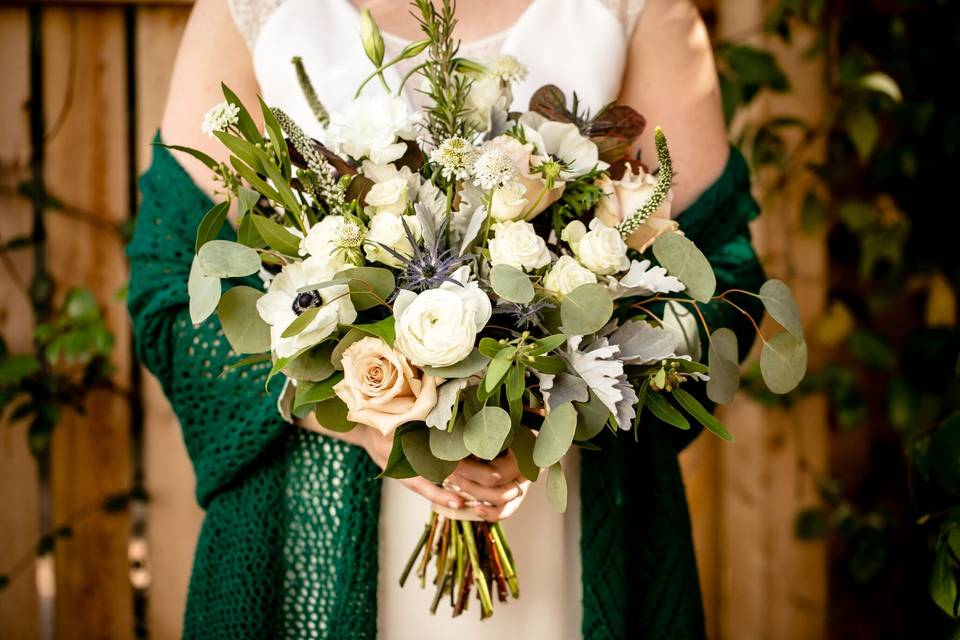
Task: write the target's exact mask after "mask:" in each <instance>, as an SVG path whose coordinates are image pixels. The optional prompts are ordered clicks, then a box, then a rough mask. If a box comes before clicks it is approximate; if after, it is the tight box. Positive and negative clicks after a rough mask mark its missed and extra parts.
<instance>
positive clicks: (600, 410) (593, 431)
mask: <svg viewBox="0 0 960 640" xmlns="http://www.w3.org/2000/svg"><path fill="white" fill-rule="evenodd" d="M589 393H590V399H589V400H587V401H586V402H577V403H574V405H573V406H574V407H576V409H577V430H576V431H575V432H574V434H573V439H574V440H578V441H580V442H584V441H586V440H590V439H591V438H593V437H595V436H596V435H597V434H598V433H600V432H601V431H603V426H604V425H605V424H607V420H609V419H610V410H609V409H607V405H605V404H603V401H602V400H601V399H600V396H598V395H597V394H595V393H594V392H593V391H590V392H589ZM637 411H638V412H639V411H640V408H639V407H638V408H637Z"/></svg>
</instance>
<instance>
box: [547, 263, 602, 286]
mask: <svg viewBox="0 0 960 640" xmlns="http://www.w3.org/2000/svg"><path fill="white" fill-rule="evenodd" d="M596 282H597V276H596V274H594V273H593V272H592V271H590V270H589V269H586V268H584V266H583V265H581V264H580V263H579V262H577V261H576V260H575V259H574V258H572V257H570V256H560V259H559V260H557V261H556V262H555V263H554V265H553V267H551V268H550V271H549V272H547V275H545V276H544V277H543V288H544V289H546V290H547V291H550V292H551V293H555V294H557V295H561V296H565V295H567V294H568V293H570V292H571V291H573V290H574V289H576V288H577V287H579V286H580V285H582V284H596Z"/></svg>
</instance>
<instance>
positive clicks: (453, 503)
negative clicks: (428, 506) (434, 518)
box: [447, 500, 460, 509]
mask: <svg viewBox="0 0 960 640" xmlns="http://www.w3.org/2000/svg"><path fill="white" fill-rule="evenodd" d="M447 506H448V507H450V508H451V509H459V508H460V505H459V504H457V501H456V500H451V501H450V502H448V503H447Z"/></svg>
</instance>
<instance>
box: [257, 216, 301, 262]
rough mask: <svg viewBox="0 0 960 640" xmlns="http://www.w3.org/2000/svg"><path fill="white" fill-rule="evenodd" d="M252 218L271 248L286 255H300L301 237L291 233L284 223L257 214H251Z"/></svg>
mask: <svg viewBox="0 0 960 640" xmlns="http://www.w3.org/2000/svg"><path fill="white" fill-rule="evenodd" d="M250 219H251V220H252V221H253V226H255V227H256V228H257V231H258V232H259V233H260V237H261V238H263V239H264V241H266V243H267V244H268V245H269V246H270V248H271V249H273V250H274V251H278V252H280V253H282V254H283V255H285V256H294V257H296V256H298V255H299V252H300V239H299V238H297V236H295V235H293V234H292V233H290V232H289V231H288V230H287V229H286V228H284V226H283V225H281V224H278V223H276V222H274V221H273V220H271V219H270V218H265V217H263V216H258V215H256V214H250Z"/></svg>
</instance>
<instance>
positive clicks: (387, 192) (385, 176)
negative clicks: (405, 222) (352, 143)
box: [361, 160, 420, 218]
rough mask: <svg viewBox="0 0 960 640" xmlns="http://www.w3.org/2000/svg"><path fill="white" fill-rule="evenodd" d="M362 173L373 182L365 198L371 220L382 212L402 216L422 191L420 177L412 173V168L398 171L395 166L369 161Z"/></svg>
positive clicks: (367, 212)
mask: <svg viewBox="0 0 960 640" xmlns="http://www.w3.org/2000/svg"><path fill="white" fill-rule="evenodd" d="M361 173H362V174H363V176H364V177H366V178H369V179H370V180H372V181H373V186H372V187H370V190H369V191H368V192H367V195H366V196H365V198H364V199H365V200H366V204H367V206H366V208H365V209H364V211H365V212H366V214H367V215H368V216H370V217H371V218H372V217H373V216H375V215H376V214H378V213H381V212H387V213H392V214H393V215H395V216H399V215H402V214H403V212H404V211H405V210H406V208H407V205H408V204H409V203H410V202H411V201H413V199H414V198H416V196H417V192H418V191H419V190H420V177H419V176H418V175H417V174H415V173H413V172H412V171H410V167H402V168H400V169H397V167H396V166H395V165H393V164H375V163H373V162H370V161H369V160H367V161H364V163H363V166H362V167H361Z"/></svg>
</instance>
